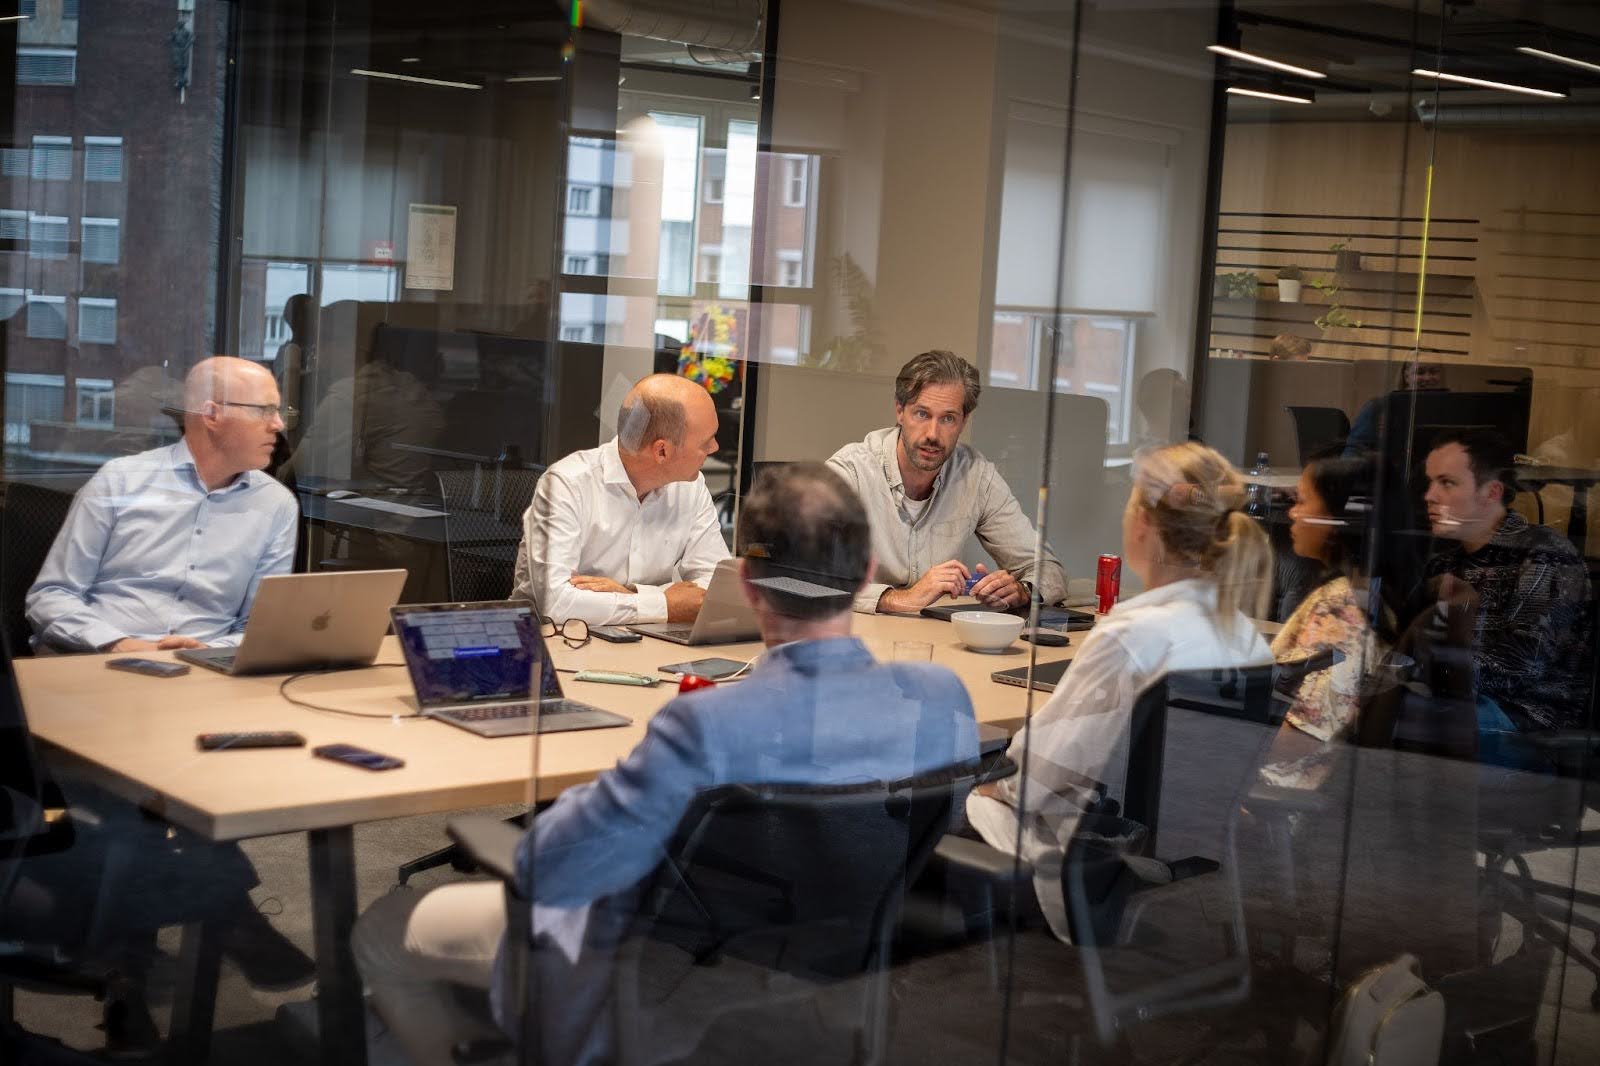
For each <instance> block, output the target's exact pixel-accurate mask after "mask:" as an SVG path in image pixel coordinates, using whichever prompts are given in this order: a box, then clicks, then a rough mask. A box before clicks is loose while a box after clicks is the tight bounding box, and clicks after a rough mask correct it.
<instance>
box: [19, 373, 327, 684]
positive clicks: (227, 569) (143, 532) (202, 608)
mask: <svg viewBox="0 0 1600 1066" xmlns="http://www.w3.org/2000/svg"><path fill="white" fill-rule="evenodd" d="M183 396H184V402H183V408H184V411H183V439H182V440H180V441H178V443H176V444H173V445H170V446H168V447H164V448H154V449H151V450H150V451H146V452H140V453H139V454H137V455H128V456H124V457H122V458H119V459H113V460H111V461H110V462H108V463H106V464H105V465H104V466H102V467H101V468H100V469H99V471H97V472H96V473H95V475H94V477H92V478H90V479H89V482H88V484H86V485H85V486H84V487H83V488H82V489H80V490H79V492H78V496H77V498H76V499H75V500H73V503H72V508H71V510H70V511H68V512H67V520H66V522H65V523H64V524H63V525H62V527H61V532H60V533H59V534H58V535H57V536H56V540H55V543H54V545H52V546H51V548H50V554H49V555H48V556H47V557H46V558H45V562H44V566H43V567H41V568H40V570H39V576H38V578H37V579H36V580H35V581H34V583H33V587H32V588H30V589H29V590H28V596H27V613H28V623H29V624H30V625H31V626H32V627H33V632H34V644H35V646H36V647H41V648H44V649H47V650H52V651H69V652H70V651H78V652H84V651H119V652H129V651H149V650H153V649H157V648H163V649H165V648H198V647H203V646H214V645H231V644H237V643H238V642H239V640H240V638H241V637H242V636H243V634H244V626H245V622H246V620H247V619H248V618H249V617H250V605H251V603H252V602H253V601H254V599H255V594H256V586H257V585H259V584H260V582H261V579H262V578H263V577H265V576H267V575H268V574H286V573H288V572H289V568H290V565H291V563H292V562H293V560H294V545H295V530H296V524H297V520H298V518H299V511H298V509H297V508H296V506H295V502H294V497H293V495H291V494H290V492H289V490H287V489H286V488H284V487H283V486H282V485H280V484H279V483H278V482H277V481H275V480H273V479H272V478H270V477H268V476H267V475H266V474H264V473H262V468H263V467H265V466H266V465H267V463H268V461H269V460H270V459H271V458H272V447H273V444H274V442H275V441H276V440H277V436H278V433H279V431H280V430H282V429H283V426H284V413H283V410H282V408H281V402H282V401H281V400H280V398H279V396H278V386H277V383H276V382H274V381H273V379H272V374H271V373H269V372H268V371H267V370H266V369H265V368H263V367H261V366H258V365H257V364H255V363H251V362H248V361H247V360H244V359H236V358H234V357H232V356H226V355H219V356H216V357H214V358H211V359H206V360H203V361H202V362H200V363H198V364H196V365H195V367H194V369H192V370H191V371H189V375H188V377H187V378H186V379H185V381H184V390H183Z"/></svg>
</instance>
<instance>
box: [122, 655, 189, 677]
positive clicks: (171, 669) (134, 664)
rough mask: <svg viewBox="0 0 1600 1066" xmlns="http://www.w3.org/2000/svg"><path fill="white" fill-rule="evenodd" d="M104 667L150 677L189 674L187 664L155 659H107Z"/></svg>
mask: <svg viewBox="0 0 1600 1066" xmlns="http://www.w3.org/2000/svg"><path fill="white" fill-rule="evenodd" d="M106 667H107V668H108V669H111V670H126V671H128V672H129V673H130V674H146V675H148V676H150V677H182V676H183V675H184V674H187V673H188V672H189V665H188V664H187V663H164V662H160V661H158V660H156V659H107V660H106Z"/></svg>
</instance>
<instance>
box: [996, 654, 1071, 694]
mask: <svg viewBox="0 0 1600 1066" xmlns="http://www.w3.org/2000/svg"><path fill="white" fill-rule="evenodd" d="M1071 665H1072V660H1071V659H1057V660H1056V661H1055V662H1052V663H1037V664H1035V666H1034V668H1033V687H1034V690H1035V691H1038V692H1054V691H1055V690H1056V686H1057V685H1059V684H1061V679H1062V678H1063V677H1065V676H1066V674H1067V667H1069V666H1071ZM989 677H990V679H991V680H994V681H998V682H1000V683H1001V684H1002V685H1015V686H1017V687H1018V688H1027V687H1028V668H1027V667H1026V666H1016V667H1012V668H1011V669H1010V670H996V671H995V672H994V673H992V674H990V675H989Z"/></svg>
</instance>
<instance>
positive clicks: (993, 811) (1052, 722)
mask: <svg viewBox="0 0 1600 1066" xmlns="http://www.w3.org/2000/svg"><path fill="white" fill-rule="evenodd" d="M1216 602H1217V594H1216V586H1215V584H1213V583H1212V582H1210V581H1205V580H1200V579H1189V580H1185V581H1175V582H1173V583H1172V584H1169V585H1162V586H1161V587H1159V588H1154V589H1150V590H1149V591H1146V592H1142V593H1140V594H1139V595H1137V596H1134V597H1132V598H1131V599H1128V600H1126V601H1124V602H1122V603H1119V604H1117V606H1115V607H1114V608H1112V609H1111V611H1110V612H1109V613H1108V614H1107V615H1106V616H1105V617H1104V618H1102V619H1101V620H1100V621H1099V623H1098V624H1096V626H1095V627H1094V629H1093V630H1092V631H1090V633H1089V635H1088V637H1087V639H1085V640H1084V642H1083V647H1082V648H1081V649H1080V650H1079V652H1078V654H1077V655H1076V656H1075V657H1074V658H1073V660H1072V666H1071V667H1070V668H1069V669H1068V670H1067V673H1066V676H1065V677H1064V679H1063V683H1062V684H1061V685H1060V686H1058V687H1057V688H1056V690H1055V692H1054V693H1052V694H1051V696H1050V699H1049V700H1047V701H1046V702H1045V704H1044V706H1042V707H1040V708H1039V709H1038V710H1036V711H1035V712H1034V713H1033V717H1032V719H1031V721H1030V722H1029V724H1028V725H1027V726H1025V727H1024V728H1023V729H1022V730H1021V731H1019V732H1018V733H1017V735H1016V736H1015V737H1013V738H1012V739H1011V746H1010V747H1009V748H1008V749H1007V752H1006V753H1007V754H1008V755H1010V757H1011V758H1012V759H1013V760H1015V761H1016V763H1017V764H1018V766H1020V767H1021V768H1022V770H1021V772H1020V773H1018V774H1015V775H1013V776H1012V777H1010V778H1007V779H1006V780H1004V781H1001V782H1000V783H999V792H1000V795H1001V796H1002V799H1001V800H995V799H991V798H989V797H987V796H980V795H978V794H977V793H973V794H972V795H971V796H970V797H968V799H967V819H968V821H970V822H971V823H972V826H973V828H974V829H976V830H977V831H978V833H979V834H981V835H982V837H983V839H984V840H985V841H987V842H988V843H989V845H990V846H991V847H995V848H999V849H1000V850H1002V851H1005V852H1010V853H1014V852H1016V851H1017V845H1018V836H1017V828H1018V818H1017V807H1018V797H1019V795H1021V794H1022V793H1023V792H1024V790H1023V788H1022V782H1023V778H1024V776H1026V778H1027V788H1026V790H1025V791H1026V803H1027V814H1028V817H1026V818H1025V819H1023V828H1024V832H1023V834H1022V840H1021V844H1022V849H1021V850H1022V857H1023V858H1024V859H1027V860H1028V861H1029V862H1030V863H1032V864H1033V868H1034V889H1035V892H1036V893H1037V895H1038V898H1039V903H1040V906H1041V908H1042V909H1043V910H1044V914H1045V917H1046V919H1048V920H1049V922H1050V926H1051V928H1052V929H1054V930H1055V932H1056V935H1057V936H1059V937H1061V938H1062V939H1066V937H1067V926H1066V911H1065V907H1064V905H1063V902H1062V899H1061V866H1060V858H1061V853H1062V850H1063V848H1064V847H1065V845H1066V843H1067V841H1068V840H1069V839H1070V838H1071V836H1072V832H1073V830H1074V828H1075V827H1076V825H1077V821H1078V817H1079V816H1080V815H1081V814H1082V812H1083V807H1084V802H1085V800H1086V799H1087V797H1086V796H1085V795H1084V794H1083V793H1082V792H1081V790H1080V789H1078V788H1076V787H1075V786H1074V785H1073V784H1072V783H1071V782H1070V780H1069V778H1068V775H1067V774H1066V773H1063V772H1062V771H1063V770H1065V771H1068V772H1070V773H1072V774H1076V775H1081V776H1083V777H1088V778H1092V779H1094V780H1096V781H1102V782H1105V783H1106V784H1107V785H1108V786H1109V790H1110V794H1111V795H1112V796H1113V797H1114V798H1117V799H1120V798H1121V793H1122V782H1123V778H1124V777H1125V776H1126V771H1127V761H1128V726H1129V722H1130V719H1131V717H1132V711H1133V705H1134V701H1135V700H1137V699H1138V697H1139V694H1140V693H1141V692H1143V691H1144V690H1145V689H1146V688H1148V687H1149V686H1150V685H1151V684H1152V683H1153V682H1155V681H1157V680H1159V679H1160V678H1161V677H1163V676H1164V675H1166V674H1168V673H1171V672H1173V671H1178V670H1204V669H1212V668H1226V667H1238V666H1254V665H1260V664H1265V663H1270V662H1271V661H1272V652H1271V650H1270V649H1269V648H1268V647H1267V643H1266V641H1264V640H1262V638H1261V636H1260V634H1259V633H1257V632H1256V629H1255V626H1254V625H1252V624H1251V622H1250V620H1249V619H1248V618H1246V617H1245V616H1244V615H1243V614H1239V613H1238V612H1235V614H1234V617H1233V619H1232V621H1233V625H1232V626H1231V627H1229V628H1226V629H1225V628H1223V626H1221V625H1220V624H1219V620H1218V618H1217V613H1216ZM1030 734H1031V740H1030ZM1024 751H1026V752H1027V757H1026V759H1024V755H1023V753H1024Z"/></svg>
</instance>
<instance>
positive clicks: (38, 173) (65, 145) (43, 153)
mask: <svg viewBox="0 0 1600 1066" xmlns="http://www.w3.org/2000/svg"><path fill="white" fill-rule="evenodd" d="M56 152H65V153H66V157H67V168H66V171H67V172H66V173H65V174H52V173H50V172H48V171H47V170H46V169H45V168H44V167H43V166H41V164H42V163H45V162H47V161H48V160H49V159H50V158H51V157H52V156H54V154H55V153H56ZM73 170H74V167H73V165H72V138H71V137H58V136H55V135H54V134H44V133H36V134H34V135H33V142H32V145H31V147H30V154H29V156H28V177H29V179H30V180H32V181H71V180H72V172H73Z"/></svg>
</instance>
